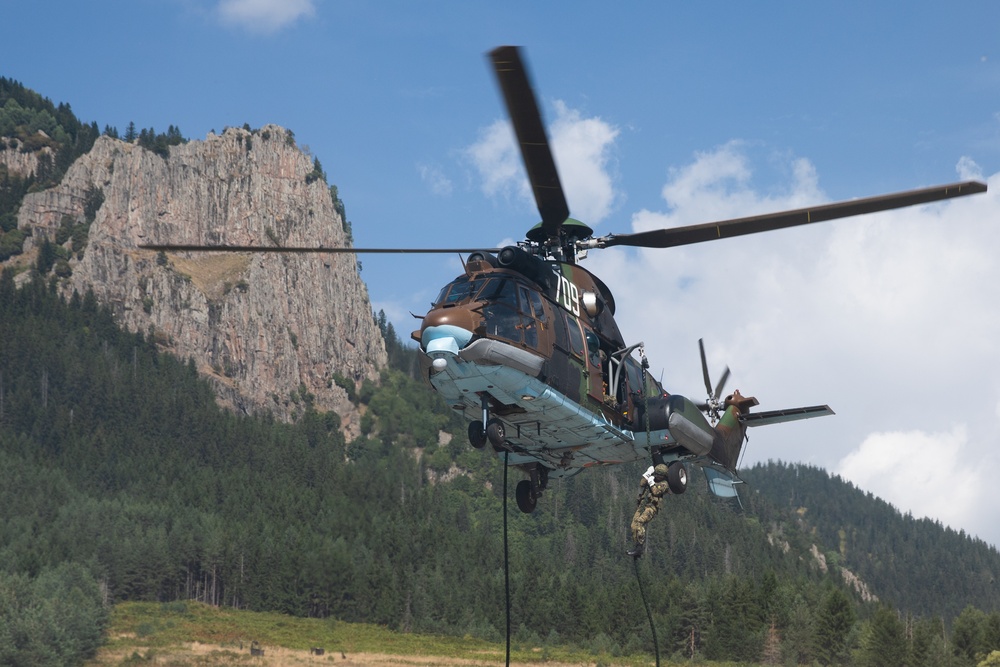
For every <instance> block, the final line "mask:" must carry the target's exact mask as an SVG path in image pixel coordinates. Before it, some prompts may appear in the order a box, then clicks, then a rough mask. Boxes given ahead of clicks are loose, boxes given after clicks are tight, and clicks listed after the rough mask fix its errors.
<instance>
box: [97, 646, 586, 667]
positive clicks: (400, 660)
mask: <svg viewBox="0 0 1000 667" xmlns="http://www.w3.org/2000/svg"><path fill="white" fill-rule="evenodd" d="M262 649H263V651H264V655H263V656H252V655H250V646H249V645H247V644H245V645H243V646H242V647H240V646H239V645H232V646H219V645H212V644H202V643H199V642H194V643H189V644H183V645H179V646H172V647H170V648H160V649H148V650H137V651H134V652H133V650H132V649H129V650H125V651H111V650H107V649H103V650H101V651H100V652H99V653H98V655H97V657H96V658H95V659H94V660H93V661H90V662H88V663H87V665H88V666H89V667H99V666H100V667H103V666H107V665H119V664H122V662H124V661H126V660H129V658H131V657H132V656H133V655H137V656H138V658H139V659H140V660H141V664H144V665H169V666H170V667H188V666H195V665H197V666H198V667H222V666H224V665H259V666H260V667H265V666H267V667H272V666H273V667H298V666H300V665H337V667H432V666H434V665H446V666H449V667H495V666H496V665H502V664H504V656H503V654H502V653H501V654H496V655H494V654H489V655H484V656H483V658H482V659H470V658H449V657H446V656H427V655H392V654H388V653H342V652H341V651H340V650H339V649H335V650H330V649H326V650H325V651H324V655H313V654H311V653H310V652H309V651H308V650H294V649H287V648H281V647H272V646H263V647H262ZM130 664H131V661H130ZM135 664H140V663H138V662H136V663H135ZM540 664H543V665H544V667H571V665H570V663H561V662H544V663H539V662H511V665H515V666H517V667H528V666H529V665H530V666H534V667H537V666H538V665H540ZM593 664H594V663H589V665H593ZM580 665H581V663H573V664H572V667H580Z"/></svg>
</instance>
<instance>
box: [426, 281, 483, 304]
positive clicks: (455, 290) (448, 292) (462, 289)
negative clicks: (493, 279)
mask: <svg viewBox="0 0 1000 667" xmlns="http://www.w3.org/2000/svg"><path fill="white" fill-rule="evenodd" d="M485 282H486V281H485V280H482V279H479V280H469V277H468V276H460V277H458V278H456V279H455V280H454V281H452V282H451V283H449V284H448V285H445V286H444V287H443V288H442V289H441V292H440V293H439V294H438V297H437V300H436V301H435V302H434V305H435V306H446V305H449V304H453V303H459V302H462V301H468V300H469V299H471V298H472V297H473V296H475V294H476V292H478V291H479V288H481V287H482V286H483V283H485Z"/></svg>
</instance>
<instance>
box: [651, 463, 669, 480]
mask: <svg viewBox="0 0 1000 667" xmlns="http://www.w3.org/2000/svg"><path fill="white" fill-rule="evenodd" d="M667 470H668V469H667V466H666V464H665V463H661V464H659V465H658V466H656V467H655V468H653V475H654V476H655V477H659V478H660V479H666V478H667Z"/></svg>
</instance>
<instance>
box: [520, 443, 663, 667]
mask: <svg viewBox="0 0 1000 667" xmlns="http://www.w3.org/2000/svg"><path fill="white" fill-rule="evenodd" d="M509 456H510V452H509V451H507V450H504V453H503V589H504V598H505V599H506V606H507V662H506V663H504V664H505V665H506V666H507V667H510V567H509V562H510V558H509V557H508V553H507V458H508V457H509ZM656 664H657V667H659V664H660V663H659V658H657V663H656Z"/></svg>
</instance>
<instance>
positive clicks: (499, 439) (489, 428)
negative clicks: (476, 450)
mask: <svg viewBox="0 0 1000 667" xmlns="http://www.w3.org/2000/svg"><path fill="white" fill-rule="evenodd" d="M486 438H487V440H489V441H490V444H491V445H493V449H495V450H497V451H498V452H499V451H503V450H504V449H505V447H504V445H506V444H507V432H506V430H505V429H504V427H503V422H502V421H500V420H499V419H491V420H489V421H488V422H486Z"/></svg>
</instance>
